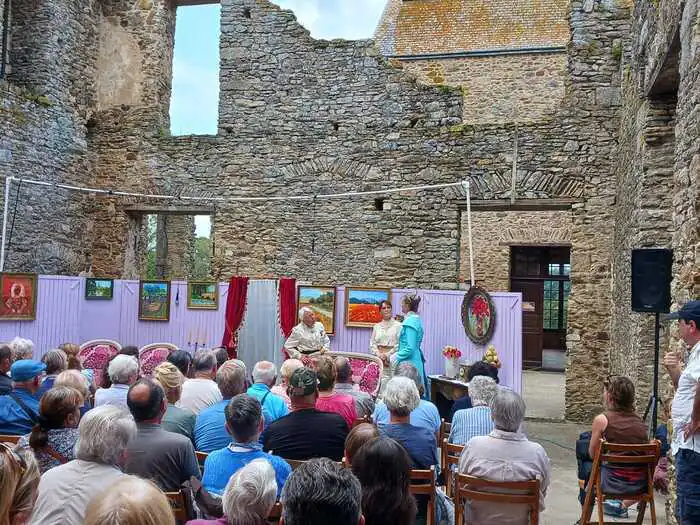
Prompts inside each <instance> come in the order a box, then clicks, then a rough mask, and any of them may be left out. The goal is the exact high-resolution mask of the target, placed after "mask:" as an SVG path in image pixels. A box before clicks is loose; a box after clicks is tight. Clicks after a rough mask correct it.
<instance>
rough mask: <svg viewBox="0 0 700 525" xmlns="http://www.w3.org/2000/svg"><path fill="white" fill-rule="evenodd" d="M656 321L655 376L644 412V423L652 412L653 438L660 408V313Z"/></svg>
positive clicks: (650, 428)
mask: <svg viewBox="0 0 700 525" xmlns="http://www.w3.org/2000/svg"><path fill="white" fill-rule="evenodd" d="M654 315H655V321H654V376H653V377H652V389H651V397H650V398H649V403H648V404H647V409H646V411H645V412H644V421H646V420H647V416H648V415H649V413H650V412H651V421H650V425H649V435H650V437H651V438H653V437H654V435H655V434H656V424H657V419H658V415H659V414H658V406H659V402H660V400H659V352H660V346H661V344H660V342H659V341H660V337H661V323H660V316H661V314H660V313H659V312H656V313H655V314H654Z"/></svg>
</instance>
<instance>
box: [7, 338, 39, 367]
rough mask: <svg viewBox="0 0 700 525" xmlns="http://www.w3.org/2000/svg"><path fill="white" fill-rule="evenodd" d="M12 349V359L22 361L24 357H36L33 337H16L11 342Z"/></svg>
mask: <svg viewBox="0 0 700 525" xmlns="http://www.w3.org/2000/svg"><path fill="white" fill-rule="evenodd" d="M9 346H10V348H11V349H12V361H13V362H14V361H21V360H24V359H34V342H33V341H32V340H31V339H23V338H21V337H15V338H14V339H13V340H12V341H10V343H9Z"/></svg>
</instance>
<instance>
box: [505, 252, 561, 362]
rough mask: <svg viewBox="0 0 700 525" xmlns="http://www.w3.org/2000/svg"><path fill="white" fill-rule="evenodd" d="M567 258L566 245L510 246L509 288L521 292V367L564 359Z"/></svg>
mask: <svg viewBox="0 0 700 525" xmlns="http://www.w3.org/2000/svg"><path fill="white" fill-rule="evenodd" d="M570 260H571V250H570V248H569V247H565V246H517V247H516V246H514V247H511V264H510V290H511V291H512V292H520V293H522V295H523V368H542V367H543V363H544V365H545V368H550V366H548V363H554V362H559V361H561V362H563V355H564V352H565V351H566V319H567V309H568V299H569V291H570V290H571V281H570V277H569V275H570V273H571V263H570ZM543 356H545V358H543ZM557 357H560V358H561V359H557ZM551 367H552V368H555V369H557V368H559V366H557V365H552V366H551Z"/></svg>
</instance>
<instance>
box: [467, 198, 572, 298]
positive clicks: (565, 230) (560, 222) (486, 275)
mask: <svg viewBox="0 0 700 525" xmlns="http://www.w3.org/2000/svg"><path fill="white" fill-rule="evenodd" d="M571 227H572V214H571V210H546V211H529V210H528V211H523V210H507V211H474V210H472V239H473V241H472V243H473V247H474V278H475V280H476V282H477V284H478V285H479V286H483V287H485V288H486V289H487V290H490V291H498V292H507V291H510V247H511V246H523V245H533V246H544V245H568V244H570V243H571ZM461 232H462V235H461V236H460V241H461V242H460V277H461V278H462V279H463V280H464V281H467V282H468V281H469V244H468V235H467V232H468V229H467V213H466V210H464V209H463V210H462V217H461Z"/></svg>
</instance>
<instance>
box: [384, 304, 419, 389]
mask: <svg viewBox="0 0 700 525" xmlns="http://www.w3.org/2000/svg"><path fill="white" fill-rule="evenodd" d="M419 304H420V297H418V296H417V295H413V294H411V295H407V296H406V297H404V298H403V300H402V301H401V310H402V311H403V313H404V314H405V315H406V318H405V319H404V321H403V326H402V327H401V333H400V334H399V350H398V352H396V353H395V354H394V355H393V356H392V357H393V359H392V360H393V361H394V362H395V363H396V364H397V365H398V364H399V363H404V362H409V363H411V364H412V365H413V366H415V367H416V369H417V370H418V377H420V378H421V381H422V382H423V392H427V388H428V384H427V381H426V377H425V366H424V363H425V359H424V357H423V351H422V350H421V343H422V342H423V322H422V321H421V320H420V317H418V313H417V312H418V305H419Z"/></svg>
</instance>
